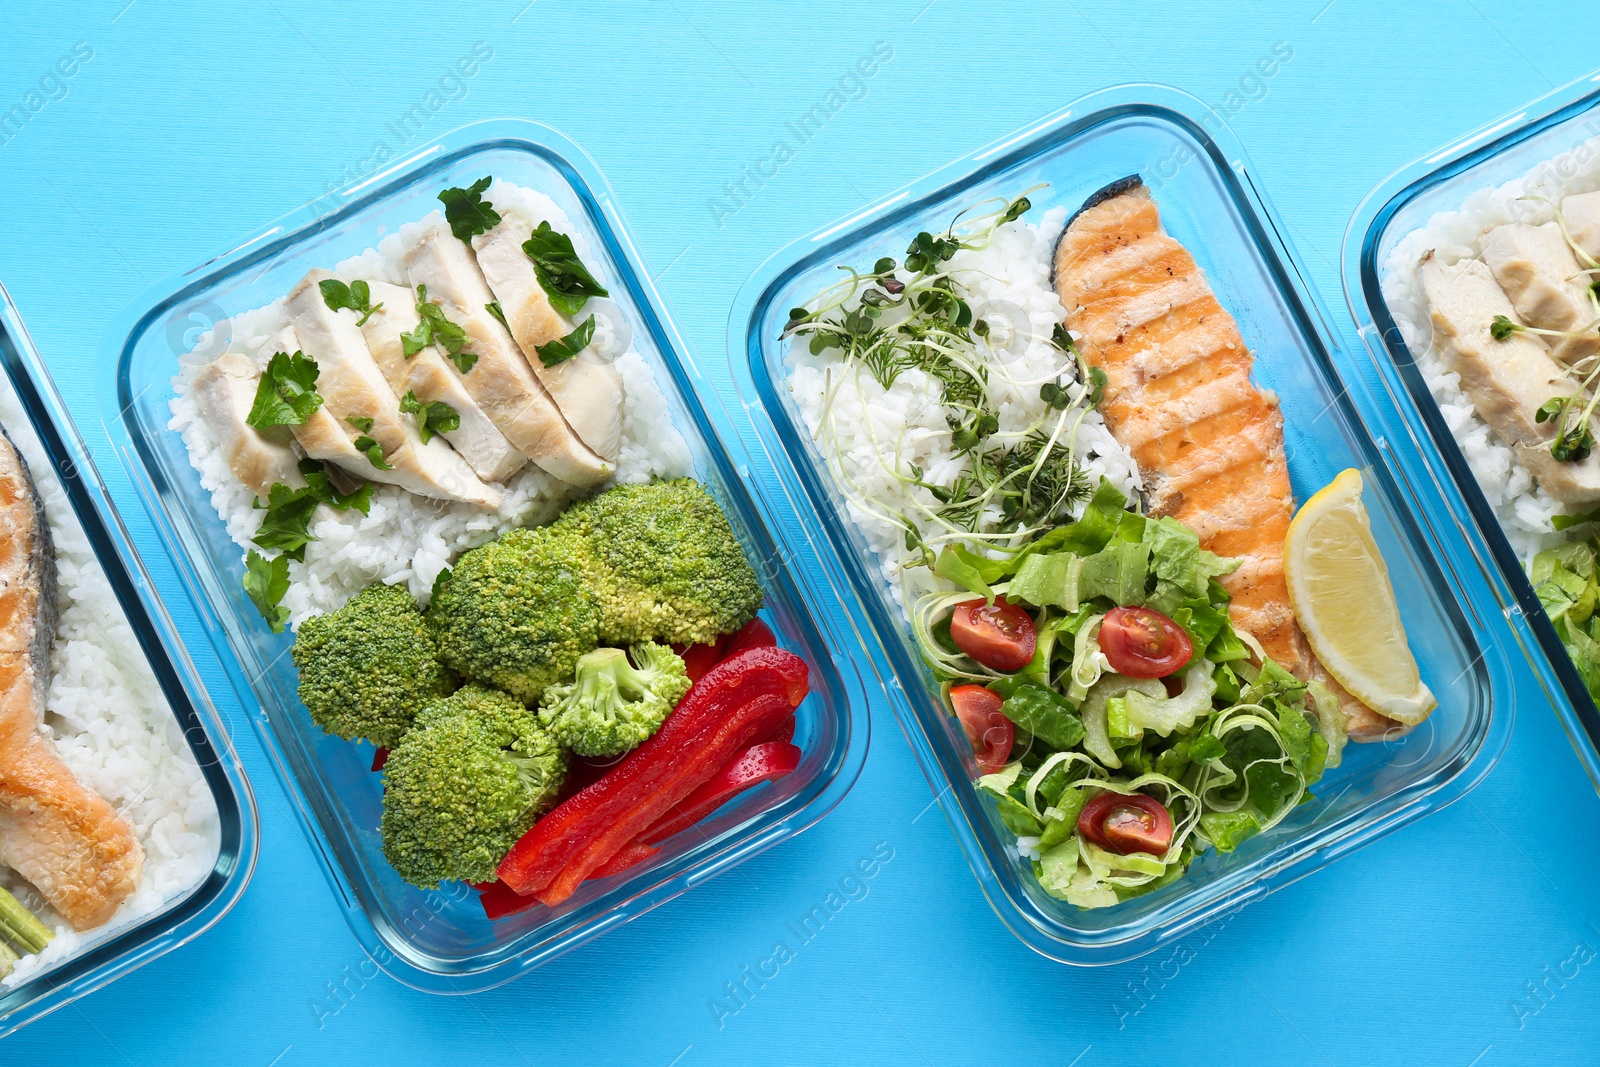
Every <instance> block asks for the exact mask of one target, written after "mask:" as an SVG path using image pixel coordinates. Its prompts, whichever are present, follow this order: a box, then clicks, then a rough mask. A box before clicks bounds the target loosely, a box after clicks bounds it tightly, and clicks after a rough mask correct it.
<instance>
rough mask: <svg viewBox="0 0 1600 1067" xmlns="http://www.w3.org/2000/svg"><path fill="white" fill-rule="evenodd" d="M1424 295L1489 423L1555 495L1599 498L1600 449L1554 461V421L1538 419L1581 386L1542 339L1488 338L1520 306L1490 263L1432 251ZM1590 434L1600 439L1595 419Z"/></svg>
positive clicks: (1437, 332)
mask: <svg viewBox="0 0 1600 1067" xmlns="http://www.w3.org/2000/svg"><path fill="white" fill-rule="evenodd" d="M1422 295H1423V299H1424V300H1425V301H1426V302H1427V305H1428V315H1429V317H1430V318H1431V319H1432V320H1433V332H1434V344H1435V346H1436V347H1437V348H1438V349H1439V351H1440V353H1441V354H1442V355H1443V357H1444V361H1445V365H1446V366H1447V367H1449V368H1450V370H1452V371H1454V372H1455V373H1456V374H1458V375H1460V377H1461V388H1462V389H1463V390H1465V391H1466V393H1467V395H1468V396H1469V397H1471V399H1472V406H1473V407H1474V408H1476V409H1477V411H1478V414H1479V415H1482V416H1483V418H1484V421H1485V422H1487V423H1488V424H1489V425H1490V427H1491V428H1493V430H1494V432H1495V433H1496V434H1497V435H1498V436H1499V437H1500V439H1501V440H1502V441H1504V442H1505V443H1506V444H1508V445H1510V446H1511V447H1512V448H1513V449H1515V450H1516V453H1517V458H1518V459H1520V460H1521V461H1522V463H1523V465H1524V466H1526V467H1527V468H1528V470H1529V472H1530V473H1532V475H1533V476H1534V478H1536V479H1537V480H1538V482H1539V484H1540V485H1542V486H1544V488H1545V491H1546V492H1548V493H1549V494H1550V495H1551V496H1553V497H1555V498H1556V499H1557V500H1560V501H1561V502H1562V503H1564V504H1586V505H1587V504H1593V503H1594V502H1595V501H1600V451H1597V452H1595V453H1592V454H1591V455H1590V456H1589V457H1588V458H1587V459H1584V460H1582V461H1581V462H1577V463H1572V462H1563V461H1561V460H1558V459H1556V458H1555V457H1554V456H1553V455H1551V454H1550V443H1551V441H1552V440H1553V438H1554V436H1555V424H1554V422H1553V421H1548V422H1543V423H1541V422H1539V421H1538V419H1537V417H1536V415H1537V412H1538V410H1539V407H1540V406H1541V405H1542V404H1544V402H1545V401H1547V400H1549V399H1550V398H1551V397H1558V396H1573V395H1575V394H1577V392H1578V383H1577V382H1576V381H1574V380H1573V378H1572V377H1571V375H1569V374H1568V373H1567V372H1566V369H1565V368H1563V367H1562V366H1561V365H1560V364H1559V363H1557V362H1556V361H1555V359H1554V358H1552V357H1551V355H1550V350H1549V349H1548V348H1547V347H1545V345H1544V343H1543V342H1542V341H1540V340H1539V339H1538V338H1537V337H1533V336H1530V335H1528V334H1526V333H1513V334H1511V335H1510V336H1509V337H1507V338H1506V339H1505V340H1503V341H1497V340H1495V339H1494V338H1493V337H1492V336H1491V335H1490V333H1489V328H1490V326H1491V325H1492V324H1493V323H1494V320H1495V317H1496V316H1497V315H1504V316H1506V317H1507V318H1509V319H1512V320H1513V321H1516V308H1514V307H1512V306H1511V299H1510V297H1508V296H1506V294H1505V292H1504V291H1503V290H1502V289H1501V288H1500V286H1499V285H1498V284H1496V282H1495V280H1494V274H1493V273H1492V272H1491V271H1490V270H1489V268H1488V266H1487V265H1485V264H1484V263H1483V262H1482V261H1480V260H1476V259H1464V260H1462V261H1461V262H1459V263H1457V264H1456V265H1455V266H1453V267H1449V266H1445V264H1443V263H1441V262H1440V261H1439V260H1437V259H1435V258H1434V256H1433V253H1432V252H1429V253H1428V254H1427V255H1426V256H1424V257H1423V260H1422ZM1574 417H1576V416H1574ZM1591 432H1594V433H1596V434H1597V435H1600V428H1596V427H1595V426H1594V424H1593V420H1591Z"/></svg>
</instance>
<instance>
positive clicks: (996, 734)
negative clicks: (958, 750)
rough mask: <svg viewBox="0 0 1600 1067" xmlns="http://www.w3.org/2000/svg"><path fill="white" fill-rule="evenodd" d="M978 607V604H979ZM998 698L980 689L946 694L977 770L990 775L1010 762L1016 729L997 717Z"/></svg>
mask: <svg viewBox="0 0 1600 1067" xmlns="http://www.w3.org/2000/svg"><path fill="white" fill-rule="evenodd" d="M979 603H980V604H981V603H982V601H981V600H980V601H979ZM1002 703H1003V701H1002V700H1001V697H1000V694H999V693H996V692H995V691H994V690H993V689H985V688H984V687H983V686H981V685H958V686H955V687H953V688H952V689H951V690H950V704H951V706H952V707H954V708H955V709H956V718H958V719H960V720H961V729H962V730H963V731H964V732H965V733H966V735H967V740H968V741H969V742H971V744H972V752H973V755H975V756H977V757H978V770H980V771H982V772H983V773H984V774H993V773H995V772H996V771H998V770H999V769H1000V768H1002V767H1004V766H1005V765H1006V760H1008V759H1010V758H1011V742H1012V741H1013V740H1015V739H1016V735H1017V731H1016V727H1014V726H1012V725H1011V720H1010V719H1008V718H1006V717H1005V716H1004V715H1002V714H1001V713H1000V705H1001V704H1002Z"/></svg>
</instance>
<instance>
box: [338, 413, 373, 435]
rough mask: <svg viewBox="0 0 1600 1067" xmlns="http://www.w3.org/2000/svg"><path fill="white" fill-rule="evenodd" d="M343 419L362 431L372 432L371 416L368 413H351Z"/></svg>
mask: <svg viewBox="0 0 1600 1067" xmlns="http://www.w3.org/2000/svg"><path fill="white" fill-rule="evenodd" d="M344 421H345V422H348V423H349V424H350V425H351V426H354V427H355V428H356V429H358V430H360V431H361V432H362V433H371V432H372V417H371V416H370V415H351V416H350V417H349V418H348V419H345V420H344Z"/></svg>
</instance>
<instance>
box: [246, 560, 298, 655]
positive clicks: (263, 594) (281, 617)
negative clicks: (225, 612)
mask: <svg viewBox="0 0 1600 1067" xmlns="http://www.w3.org/2000/svg"><path fill="white" fill-rule="evenodd" d="M244 591H245V593H247V594H248V595H249V597H250V602H251V603H253V604H254V605H255V606H256V610H257V611H259V612H261V617H262V618H263V619H266V620H267V625H268V626H270V627H271V628H272V632H273V633H275V634H281V633H283V630H284V627H286V626H288V625H289V609H288V608H286V607H284V606H283V594H285V593H287V592H288V591H289V557H288V556H276V557H274V558H272V559H267V558H266V557H265V556H263V555H262V554H261V553H259V552H257V551H255V550H254V549H251V550H250V554H249V555H248V556H246V557H245V563H244Z"/></svg>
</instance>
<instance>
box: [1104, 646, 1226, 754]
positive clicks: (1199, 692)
mask: <svg viewBox="0 0 1600 1067" xmlns="http://www.w3.org/2000/svg"><path fill="white" fill-rule="evenodd" d="M1216 691H1217V683H1215V682H1213V681H1212V680H1211V664H1210V663H1207V662H1206V660H1205V659H1204V658H1203V657H1198V656H1197V657H1196V658H1195V659H1194V660H1193V661H1192V662H1191V663H1190V664H1189V667H1188V669H1186V670H1185V671H1184V672H1183V691H1182V692H1181V693H1179V694H1178V695H1177V696H1175V697H1169V696H1165V695H1163V696H1161V697H1160V698H1156V697H1151V696H1148V695H1146V694H1145V693H1142V692H1139V691H1137V690H1134V691H1130V692H1129V693H1128V695H1127V697H1126V698H1125V703H1126V705H1127V714H1128V718H1129V719H1130V720H1131V721H1132V722H1133V723H1134V724H1135V725H1137V726H1139V727H1141V728H1143V729H1146V730H1154V731H1155V732H1156V733H1158V734H1160V735H1161V736H1162V737H1170V736H1171V735H1172V732H1173V731H1174V730H1187V729H1189V728H1190V727H1191V726H1193V725H1194V724H1195V720H1196V719H1198V718H1199V717H1200V716H1201V715H1203V714H1208V713H1209V712H1210V711H1211V697H1212V695H1213V694H1214V693H1216ZM1163 694H1164V691H1163Z"/></svg>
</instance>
